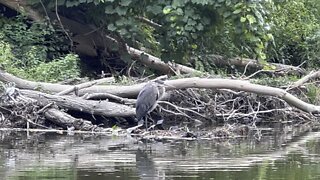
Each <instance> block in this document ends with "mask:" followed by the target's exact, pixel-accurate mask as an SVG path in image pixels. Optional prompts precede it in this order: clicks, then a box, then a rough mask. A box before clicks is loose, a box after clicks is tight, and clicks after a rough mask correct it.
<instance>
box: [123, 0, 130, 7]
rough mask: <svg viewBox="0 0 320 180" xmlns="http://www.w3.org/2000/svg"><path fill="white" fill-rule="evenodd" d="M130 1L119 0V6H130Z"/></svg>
mask: <svg viewBox="0 0 320 180" xmlns="http://www.w3.org/2000/svg"><path fill="white" fill-rule="evenodd" d="M131 2H132V0H121V1H120V5H121V6H129V5H130V4H131Z"/></svg>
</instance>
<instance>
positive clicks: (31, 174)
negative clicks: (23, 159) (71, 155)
mask: <svg viewBox="0 0 320 180" xmlns="http://www.w3.org/2000/svg"><path fill="white" fill-rule="evenodd" d="M21 177H26V178H27V179H76V178H77V177H76V174H74V172H73V171H72V169H71V168H68V167H65V168H58V167H37V166H36V167H31V168H28V170H26V171H20V172H17V174H15V175H13V176H11V177H10V179H12V180H15V179H21Z"/></svg>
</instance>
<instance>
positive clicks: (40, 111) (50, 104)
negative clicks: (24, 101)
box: [37, 102, 54, 114]
mask: <svg viewBox="0 0 320 180" xmlns="http://www.w3.org/2000/svg"><path fill="white" fill-rule="evenodd" d="M53 104H54V102H51V103H49V104H47V105H45V106H44V107H43V108H41V109H40V110H39V111H37V114H41V113H43V112H44V111H45V110H46V109H48V108H49V107H51V106H52V105H53Z"/></svg>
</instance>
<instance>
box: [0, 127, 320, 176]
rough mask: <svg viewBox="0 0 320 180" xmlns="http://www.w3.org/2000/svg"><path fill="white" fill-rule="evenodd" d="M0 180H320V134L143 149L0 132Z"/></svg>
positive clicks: (119, 140)
mask: <svg viewBox="0 0 320 180" xmlns="http://www.w3.org/2000/svg"><path fill="white" fill-rule="evenodd" d="M0 140H1V143H0V176H1V177H2V178H0V179H26V180H28V179H77V180H82V179H83V180H84V179H93V180H100V179H101V180H102V179H145V180H148V179H229V180H233V179H237V180H241V179H243V180H248V179H297V180H298V179H320V158H319V157H320V133H317V132H311V133H308V134H306V135H304V136H301V137H296V136H294V135H293V134H287V135H281V136H280V135H273V136H265V137H264V138H263V139H262V140H261V141H259V142H258V141H256V140H255V139H233V140H224V141H178V142H168V141H166V142H151V143H143V142H140V141H139V140H137V139H135V138H132V137H130V136H126V137H112V136H97V135H77V134H76V135H73V136H68V135H60V134H54V133H30V136H29V137H28V138H27V135H26V133H25V132H8V131H0Z"/></svg>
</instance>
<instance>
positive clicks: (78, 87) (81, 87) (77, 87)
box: [56, 77, 114, 96]
mask: <svg viewBox="0 0 320 180" xmlns="http://www.w3.org/2000/svg"><path fill="white" fill-rule="evenodd" d="M112 81H114V78H113V77H109V78H102V79H97V80H94V81H90V82H85V83H81V84H78V85H75V86H73V87H71V88H69V89H66V90H63V91H61V92H59V93H56V95H59V96H61V95H66V94H69V93H71V92H73V91H75V93H76V95H77V92H78V91H79V90H80V89H84V88H88V87H91V86H93V85H96V84H102V83H105V82H112Z"/></svg>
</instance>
